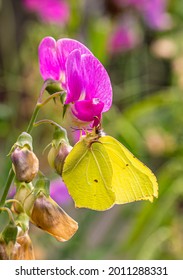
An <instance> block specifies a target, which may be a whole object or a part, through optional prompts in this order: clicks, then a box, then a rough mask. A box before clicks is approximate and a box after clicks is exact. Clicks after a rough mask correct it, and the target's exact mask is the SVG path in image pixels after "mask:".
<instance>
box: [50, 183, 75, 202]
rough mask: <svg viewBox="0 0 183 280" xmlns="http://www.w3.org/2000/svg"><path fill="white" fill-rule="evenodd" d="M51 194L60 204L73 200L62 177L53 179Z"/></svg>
mask: <svg viewBox="0 0 183 280" xmlns="http://www.w3.org/2000/svg"><path fill="white" fill-rule="evenodd" d="M50 196H51V198H53V199H54V200H55V201H56V202H57V203H58V204H59V205H61V204H68V203H69V202H71V201H72V199H71V196H70V195H69V193H68V190H67V188H66V186H65V184H64V182H63V181H62V179H61V178H58V179H55V180H53V181H51V184H50Z"/></svg>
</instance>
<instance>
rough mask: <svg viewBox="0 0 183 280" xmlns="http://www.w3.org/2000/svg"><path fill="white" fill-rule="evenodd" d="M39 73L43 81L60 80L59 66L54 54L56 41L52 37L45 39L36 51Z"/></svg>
mask: <svg viewBox="0 0 183 280" xmlns="http://www.w3.org/2000/svg"><path fill="white" fill-rule="evenodd" d="M38 56H39V65H40V73H41V76H42V77H43V79H44V80H47V79H52V80H56V81H58V80H59V79H60V66H59V63H58V59H57V53H56V41H55V40H54V39H53V38H52V37H45V38H44V39H43V40H42V41H41V43H40V44H39V49H38Z"/></svg>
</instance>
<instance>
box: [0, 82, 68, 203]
mask: <svg viewBox="0 0 183 280" xmlns="http://www.w3.org/2000/svg"><path fill="white" fill-rule="evenodd" d="M49 83H50V81H46V82H44V84H43V87H42V89H41V92H40V95H39V98H38V101H37V104H36V106H35V108H34V111H33V113H32V117H31V119H30V121H29V124H28V126H27V130H26V132H27V133H29V134H30V133H31V131H32V129H33V127H34V122H35V120H36V118H37V116H38V113H39V110H40V109H41V107H43V106H44V105H45V104H47V103H48V102H49V101H50V100H51V99H53V98H55V97H57V96H59V95H60V94H62V93H63V91H61V92H57V93H55V94H52V95H51V96H49V97H48V98H47V99H46V100H45V101H42V97H43V93H44V90H45V89H46V87H47V85H48V84H49ZM14 177H15V175H14V171H13V169H12V168H11V169H10V171H9V175H8V178H7V180H6V184H5V187H4V192H3V194H2V197H1V200H0V207H2V206H3V205H4V203H5V201H6V197H7V194H8V191H9V189H10V186H11V184H12V182H13V180H14Z"/></svg>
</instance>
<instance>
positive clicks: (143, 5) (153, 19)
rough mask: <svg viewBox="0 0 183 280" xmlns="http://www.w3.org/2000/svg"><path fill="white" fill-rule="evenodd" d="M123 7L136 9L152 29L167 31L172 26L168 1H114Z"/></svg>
mask: <svg viewBox="0 0 183 280" xmlns="http://www.w3.org/2000/svg"><path fill="white" fill-rule="evenodd" d="M114 1H115V3H116V4H118V5H120V6H122V7H133V8H135V9H136V10H137V11H138V12H139V13H140V14H141V15H142V16H143V18H144V20H145V22H146V23H147V25H148V26H149V27H150V28H152V29H159V30H162V29H167V28H169V26H170V24H171V20H170V17H169V15H168V13H167V5H168V0H114Z"/></svg>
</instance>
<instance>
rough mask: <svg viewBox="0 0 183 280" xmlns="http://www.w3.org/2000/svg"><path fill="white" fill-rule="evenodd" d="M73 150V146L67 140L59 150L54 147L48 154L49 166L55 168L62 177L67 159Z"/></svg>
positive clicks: (63, 141)
mask: <svg viewBox="0 0 183 280" xmlns="http://www.w3.org/2000/svg"><path fill="white" fill-rule="evenodd" d="M71 150H72V146H70V145H69V144H68V143H67V142H66V141H65V140H62V141H61V143H60V145H59V147H58V148H56V147H55V146H53V147H52V148H51V149H50V151H49V153H48V162H49V165H50V166H51V167H52V168H54V169H55V170H56V172H57V173H58V174H59V175H62V170H63V166H64V161H65V158H66V157H67V155H68V154H69V153H70V151H71Z"/></svg>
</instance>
